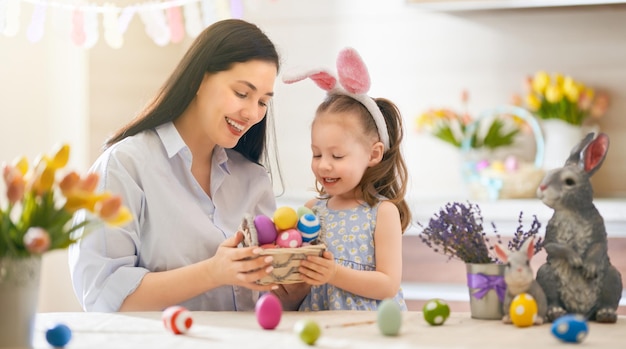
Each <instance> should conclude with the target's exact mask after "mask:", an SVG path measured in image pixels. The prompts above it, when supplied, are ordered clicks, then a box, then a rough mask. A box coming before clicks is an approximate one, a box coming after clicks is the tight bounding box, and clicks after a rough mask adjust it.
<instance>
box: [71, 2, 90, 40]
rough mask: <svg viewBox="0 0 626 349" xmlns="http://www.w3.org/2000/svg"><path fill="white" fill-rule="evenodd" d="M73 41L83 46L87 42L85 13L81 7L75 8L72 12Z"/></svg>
mask: <svg viewBox="0 0 626 349" xmlns="http://www.w3.org/2000/svg"><path fill="white" fill-rule="evenodd" d="M71 36H72V41H73V42H74V44H76V46H81V47H82V46H83V44H84V43H85V40H86V39H87V38H86V35H85V15H84V13H83V11H82V10H81V9H80V8H78V7H77V8H75V9H74V13H73V14H72V33H71Z"/></svg>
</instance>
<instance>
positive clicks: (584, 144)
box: [565, 132, 609, 176]
mask: <svg viewBox="0 0 626 349" xmlns="http://www.w3.org/2000/svg"><path fill="white" fill-rule="evenodd" d="M608 150H609V137H608V136H607V135H606V134H605V133H600V134H599V135H598V136H597V137H595V139H594V133H593V132H590V133H588V134H587V136H585V138H584V139H582V140H581V141H580V142H579V143H578V144H577V145H576V146H575V147H574V148H573V149H572V152H571V154H570V157H569V158H568V159H567V161H566V162H565V164H566V165H577V166H578V167H580V168H581V169H582V170H583V171H585V172H586V173H587V174H588V175H589V176H591V175H593V174H594V173H595V172H596V171H597V170H598V169H599V168H600V166H601V165H602V162H604V158H605V157H606V154H607V152H608Z"/></svg>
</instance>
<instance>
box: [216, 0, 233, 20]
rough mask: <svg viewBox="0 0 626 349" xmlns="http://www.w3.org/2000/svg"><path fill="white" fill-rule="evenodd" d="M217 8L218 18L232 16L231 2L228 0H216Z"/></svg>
mask: <svg viewBox="0 0 626 349" xmlns="http://www.w3.org/2000/svg"><path fill="white" fill-rule="evenodd" d="M215 9H216V10H217V18H218V19H220V20H222V19H227V18H230V3H229V1H228V0H215Z"/></svg>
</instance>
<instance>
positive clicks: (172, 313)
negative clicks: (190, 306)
mask: <svg viewBox="0 0 626 349" xmlns="http://www.w3.org/2000/svg"><path fill="white" fill-rule="evenodd" d="M161 319H162V320H163V325H164V326H165V328H166V329H167V330H168V331H170V332H172V333H173V334H183V333H187V331H189V329H190V328H191V325H193V318H192V317H191V312H189V310H187V308H185V307H183V306H180V305H173V306H171V307H168V308H166V309H165V310H164V311H163V314H161Z"/></svg>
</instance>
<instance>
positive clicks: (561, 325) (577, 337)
mask: <svg viewBox="0 0 626 349" xmlns="http://www.w3.org/2000/svg"><path fill="white" fill-rule="evenodd" d="M588 333H589V326H588V325H587V320H586V319H585V318H584V317H583V316H582V315H575V314H568V315H564V316H561V317H560V318H558V319H556V320H554V322H553V323H552V334H553V335H554V336H555V337H556V338H558V339H560V340H562V341H563V342H569V343H580V342H582V341H583V340H584V339H585V338H586V337H587V334H588Z"/></svg>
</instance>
